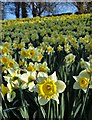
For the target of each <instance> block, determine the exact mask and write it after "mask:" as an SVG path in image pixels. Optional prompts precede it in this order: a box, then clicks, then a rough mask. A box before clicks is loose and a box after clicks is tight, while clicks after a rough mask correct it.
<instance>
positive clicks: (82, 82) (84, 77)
mask: <svg viewBox="0 0 92 120" xmlns="http://www.w3.org/2000/svg"><path fill="white" fill-rule="evenodd" d="M73 78H74V79H75V80H76V82H75V83H74V85H73V88H74V89H82V90H83V91H84V92H85V93H86V91H87V88H88V86H89V88H92V83H91V80H90V74H89V73H88V72H87V69H86V70H83V71H81V72H80V73H79V75H78V76H73Z"/></svg>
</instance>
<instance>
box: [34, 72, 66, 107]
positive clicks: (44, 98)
mask: <svg viewBox="0 0 92 120" xmlns="http://www.w3.org/2000/svg"><path fill="white" fill-rule="evenodd" d="M37 80H38V81H37V82H38V83H37V85H36V86H35V88H34V90H35V91H36V92H37V93H38V100H39V104H40V105H44V104H46V103H47V102H48V101H49V100H50V99H53V100H56V101H57V103H58V104H59V100H58V96H59V93H62V92H63V91H64V90H65V88H66V85H65V83H64V82H63V81H61V80H57V76H56V72H54V73H53V74H52V75H50V76H48V75H47V74H46V73H44V72H39V73H38V76H37Z"/></svg>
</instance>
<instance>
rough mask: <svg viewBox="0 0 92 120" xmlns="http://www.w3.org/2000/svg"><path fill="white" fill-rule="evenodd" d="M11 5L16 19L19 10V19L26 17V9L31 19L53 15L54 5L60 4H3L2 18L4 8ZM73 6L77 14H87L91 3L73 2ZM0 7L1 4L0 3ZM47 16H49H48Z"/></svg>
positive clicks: (91, 6) (91, 5)
mask: <svg viewBox="0 0 92 120" xmlns="http://www.w3.org/2000/svg"><path fill="white" fill-rule="evenodd" d="M9 4H13V5H14V6H15V15H16V18H20V9H21V17H22V18H26V17H28V15H27V13H28V11H27V10H28V9H30V10H31V12H32V15H33V17H36V16H41V15H42V13H43V12H45V11H47V12H48V13H52V14H53V13H54V12H55V7H56V5H58V4H60V2H59V3H58V2H12V3H11V2H3V3H2V6H3V10H1V7H0V10H1V11H2V18H3V16H4V14H5V9H4V8H5V6H6V5H9ZM73 4H74V5H75V6H76V7H77V8H78V12H79V13H88V12H90V11H91V10H90V8H91V9H92V2H73ZM0 6H1V2H0ZM0 13H1V12H0ZM48 15H49V14H48Z"/></svg>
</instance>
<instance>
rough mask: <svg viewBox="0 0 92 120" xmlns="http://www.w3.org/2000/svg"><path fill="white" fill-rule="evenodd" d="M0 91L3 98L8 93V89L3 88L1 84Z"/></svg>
mask: <svg viewBox="0 0 92 120" xmlns="http://www.w3.org/2000/svg"><path fill="white" fill-rule="evenodd" d="M1 89H2V90H1V91H2V94H3V96H5V94H7V93H8V91H9V89H8V87H5V86H4V84H1Z"/></svg>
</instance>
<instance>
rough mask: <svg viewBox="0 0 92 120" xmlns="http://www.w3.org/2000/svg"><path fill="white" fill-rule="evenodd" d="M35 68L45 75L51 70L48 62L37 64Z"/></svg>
mask: <svg viewBox="0 0 92 120" xmlns="http://www.w3.org/2000/svg"><path fill="white" fill-rule="evenodd" d="M35 68H36V70H37V71H38V72H45V73H47V72H48V71H49V70H50V69H49V68H48V66H47V62H43V63H35Z"/></svg>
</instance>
